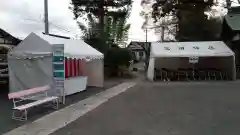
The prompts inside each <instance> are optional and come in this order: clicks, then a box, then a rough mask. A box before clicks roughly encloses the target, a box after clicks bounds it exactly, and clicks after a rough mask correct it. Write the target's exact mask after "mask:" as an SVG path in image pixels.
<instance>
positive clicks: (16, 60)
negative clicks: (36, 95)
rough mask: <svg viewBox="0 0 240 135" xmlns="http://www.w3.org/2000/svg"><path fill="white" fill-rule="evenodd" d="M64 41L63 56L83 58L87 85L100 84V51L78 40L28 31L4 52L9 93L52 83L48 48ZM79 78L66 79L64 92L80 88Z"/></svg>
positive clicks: (101, 65) (101, 66)
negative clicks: (11, 48) (28, 33)
mask: <svg viewBox="0 0 240 135" xmlns="http://www.w3.org/2000/svg"><path fill="white" fill-rule="evenodd" d="M54 44H64V48H65V49H64V56H65V57H67V58H76V59H85V60H86V61H87V62H86V63H85V65H83V67H82V68H83V72H84V75H85V76H87V85H88V86H97V87H103V82H104V73H103V57H104V56H103V54H102V53H100V52H99V51H97V50H96V49H94V48H92V47H91V46H89V45H88V44H86V43H85V42H83V41H82V40H73V39H65V38H59V37H53V36H48V35H44V34H35V33H31V34H30V35H29V36H27V37H26V38H25V39H24V40H23V41H22V42H21V43H20V44H19V45H18V46H17V47H15V48H14V49H13V50H12V51H11V52H9V54H8V62H9V81H10V82H9V83H10V92H15V91H19V90H24V89H28V88H33V87H37V86H42V85H46V84H52V83H53V73H52V72H53V71H52V70H53V69H52V49H53V47H52V46H53V45H54ZM78 79H79V77H73V78H69V79H68V78H67V79H66V83H67V84H65V89H66V91H68V92H69V94H73V93H74V92H76V91H79V89H81V88H80V87H81V86H79V85H81V83H80V81H79V80H78Z"/></svg>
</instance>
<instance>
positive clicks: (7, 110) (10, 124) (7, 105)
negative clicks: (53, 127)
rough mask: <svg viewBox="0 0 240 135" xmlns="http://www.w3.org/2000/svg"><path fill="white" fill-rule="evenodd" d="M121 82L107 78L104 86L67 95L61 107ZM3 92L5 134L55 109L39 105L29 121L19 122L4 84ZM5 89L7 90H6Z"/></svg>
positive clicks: (0, 125) (0, 122)
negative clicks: (14, 116) (12, 116)
mask: <svg viewBox="0 0 240 135" xmlns="http://www.w3.org/2000/svg"><path fill="white" fill-rule="evenodd" d="M119 83H121V82H119V81H117V80H113V81H111V80H107V81H105V84H104V88H95V87H89V88H87V90H86V91H83V92H80V93H78V94H74V95H71V96H67V98H66V105H61V106H60V108H63V107H66V106H68V105H71V104H74V103H76V102H78V101H81V100H84V99H86V98H88V97H90V96H93V95H95V94H97V93H99V92H102V91H104V90H106V89H108V88H111V87H113V86H115V85H117V84H119ZM0 87H1V90H2V92H0V106H1V111H0V134H3V133H5V132H8V131H10V130H13V129H15V128H17V127H19V126H22V125H24V124H28V123H31V122H33V121H34V120H36V119H38V118H40V117H43V116H45V115H47V114H49V113H52V112H53V111H55V110H53V109H51V108H49V107H48V108H46V109H45V108H44V106H41V107H38V108H34V109H31V110H30V111H29V119H28V121H25V122H19V121H15V120H12V119H11V115H12V110H11V108H12V106H13V104H12V101H10V100H8V98H7V88H6V87H5V89H4V87H3V86H0ZM4 90H5V91H4Z"/></svg>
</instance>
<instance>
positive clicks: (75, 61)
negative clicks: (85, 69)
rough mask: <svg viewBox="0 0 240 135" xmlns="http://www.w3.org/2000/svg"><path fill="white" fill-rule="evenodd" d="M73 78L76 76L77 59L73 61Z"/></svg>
mask: <svg viewBox="0 0 240 135" xmlns="http://www.w3.org/2000/svg"><path fill="white" fill-rule="evenodd" d="M73 76H77V59H75V58H74V59H73Z"/></svg>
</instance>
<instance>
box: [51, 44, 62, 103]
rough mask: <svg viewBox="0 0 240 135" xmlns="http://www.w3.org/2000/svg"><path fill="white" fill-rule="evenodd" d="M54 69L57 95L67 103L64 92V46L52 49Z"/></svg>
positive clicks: (57, 45)
mask: <svg viewBox="0 0 240 135" xmlns="http://www.w3.org/2000/svg"><path fill="white" fill-rule="evenodd" d="M52 50H53V52H52V54H53V57H52V68H53V81H54V90H55V93H56V94H58V95H60V96H61V97H62V102H63V103H65V91H64V80H65V73H64V45H63V44H55V45H53V48H52Z"/></svg>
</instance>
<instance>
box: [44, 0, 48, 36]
mask: <svg viewBox="0 0 240 135" xmlns="http://www.w3.org/2000/svg"><path fill="white" fill-rule="evenodd" d="M44 24H45V34H49V25H48V0H44Z"/></svg>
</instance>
